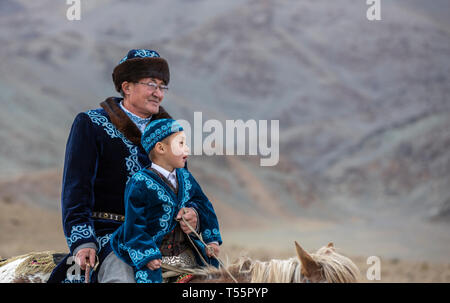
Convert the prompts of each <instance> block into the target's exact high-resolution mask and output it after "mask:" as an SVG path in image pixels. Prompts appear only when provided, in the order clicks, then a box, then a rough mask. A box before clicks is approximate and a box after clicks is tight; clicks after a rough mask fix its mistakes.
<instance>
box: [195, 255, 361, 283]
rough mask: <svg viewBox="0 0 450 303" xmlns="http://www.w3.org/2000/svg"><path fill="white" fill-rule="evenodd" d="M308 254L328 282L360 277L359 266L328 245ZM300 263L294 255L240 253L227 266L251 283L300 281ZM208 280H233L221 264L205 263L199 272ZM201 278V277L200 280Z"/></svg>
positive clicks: (355, 279)
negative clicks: (257, 256)
mask: <svg viewBox="0 0 450 303" xmlns="http://www.w3.org/2000/svg"><path fill="white" fill-rule="evenodd" d="M311 257H312V258H313V259H314V261H316V262H317V263H318V264H319V265H321V268H322V276H323V277H324V279H325V280H326V282H329V283H352V282H357V281H358V280H359V275H360V273H359V269H358V267H357V266H356V265H355V264H354V263H353V262H352V261H351V260H350V259H349V258H347V257H345V256H343V255H340V254H338V253H336V252H335V251H334V249H330V248H328V247H322V248H321V249H319V250H318V251H317V252H316V253H313V254H311ZM301 268H302V264H301V262H300V260H299V259H298V258H296V257H292V258H289V259H286V260H279V259H272V260H269V261H259V260H252V259H251V258H249V257H241V258H239V259H238V260H237V261H236V262H235V263H233V264H230V265H227V269H228V270H229V272H231V274H232V275H233V276H234V277H235V278H236V279H237V280H238V281H239V282H250V283H301V282H302V273H301ZM199 276H203V278H202V280H203V279H205V280H208V282H214V281H216V282H232V280H231V278H230V277H229V276H228V274H227V273H226V271H225V270H224V269H223V268H214V267H207V268H204V269H203V272H202V273H200V274H199ZM203 281H204V280H203Z"/></svg>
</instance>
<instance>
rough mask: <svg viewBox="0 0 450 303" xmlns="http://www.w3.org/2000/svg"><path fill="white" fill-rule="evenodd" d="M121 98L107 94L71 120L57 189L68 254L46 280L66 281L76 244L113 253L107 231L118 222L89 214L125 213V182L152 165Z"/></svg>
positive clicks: (101, 256) (101, 255)
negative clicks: (108, 96)
mask: <svg viewBox="0 0 450 303" xmlns="http://www.w3.org/2000/svg"><path fill="white" fill-rule="evenodd" d="M120 101H121V99H120V98H113V97H111V98H108V99H106V100H105V101H104V102H102V103H101V106H102V108H99V109H95V110H89V111H87V112H84V113H80V114H78V115H77V116H76V118H75V120H74V122H73V124H72V128H71V130H70V134H69V138H68V141H67V146H66V155H65V161H64V172H63V182H62V194H61V208H62V220H63V228H64V235H65V236H66V240H67V244H68V247H69V250H70V254H69V255H67V256H66V258H65V259H64V260H63V261H62V262H61V263H59V264H58V266H57V267H56V268H55V270H54V271H53V273H52V275H51V276H50V279H49V281H48V282H50V283H52V282H61V281H64V280H66V271H67V269H68V268H69V267H70V266H72V265H73V264H74V263H73V260H71V259H68V258H69V257H70V256H71V255H72V253H73V252H74V250H75V249H76V248H77V247H79V246H80V245H88V246H89V247H93V248H96V249H97V254H98V256H99V259H100V262H102V261H103V259H104V258H105V257H106V256H107V255H108V254H109V253H110V252H111V247H110V245H109V240H110V237H111V234H112V233H113V232H114V231H115V230H116V229H117V228H118V227H119V226H120V225H121V223H122V222H119V221H114V220H110V219H99V218H93V217H92V213H93V212H106V213H113V214H118V215H124V214H125V210H124V200H123V198H124V192H125V185H126V182H127V181H128V180H130V178H131V177H132V176H133V174H134V173H136V172H137V171H139V170H140V169H142V168H143V167H145V166H146V165H149V164H150V160H149V159H148V156H147V154H146V152H145V150H144V149H143V147H142V146H141V143H140V139H141V132H140V130H139V129H138V128H137V126H136V125H135V124H134V123H133V122H132V121H131V120H130V118H129V117H128V115H127V114H126V113H125V112H124V111H123V110H122V109H121V108H120V106H119V105H118V104H119V102H120ZM161 118H170V116H169V115H168V114H167V113H166V111H165V110H164V108H162V107H160V112H159V113H158V114H156V115H153V116H152V120H154V119H161ZM72 259H73V258H72ZM69 261H70V262H69ZM93 280H95V276H94V277H93ZM72 282H73V281H72Z"/></svg>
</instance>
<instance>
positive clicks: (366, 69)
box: [0, 0, 450, 260]
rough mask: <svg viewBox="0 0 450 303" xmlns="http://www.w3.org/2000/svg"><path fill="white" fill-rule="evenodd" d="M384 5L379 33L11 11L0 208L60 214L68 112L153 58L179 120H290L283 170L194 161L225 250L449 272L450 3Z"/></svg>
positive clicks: (321, 8)
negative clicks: (422, 264) (136, 55)
mask: <svg viewBox="0 0 450 303" xmlns="http://www.w3.org/2000/svg"><path fill="white" fill-rule="evenodd" d="M382 5H383V10H382V12H383V13H382V14H383V20H382V21H380V22H369V21H367V19H366V9H367V6H366V5H365V4H364V2H362V1H356V0H346V1H332V2H330V1H327V2H321V1H315V2H314V1H296V0H283V1H278V0H277V1H275V0H264V1H261V0H258V1H256V0H253V1H250V0H248V1H238V0H232V1H219V0H217V1H205V0H195V1H193V0H168V1H158V2H157V1H140V0H133V1H125V2H124V1H119V0H97V1H91V0H90V1H82V20H81V21H73V22H69V21H67V19H66V15H65V12H66V9H67V5H65V3H64V2H61V3H54V1H51V0H42V1H39V2H30V1H25V0H4V1H1V2H0V14H1V17H2V18H0V28H1V29H0V42H2V45H3V46H2V48H0V68H1V70H2V71H3V73H1V74H0V88H1V90H2V94H1V95H0V104H1V105H2V107H3V110H2V111H0V126H1V127H0V140H1V142H3V143H2V144H1V145H0V200H2V201H6V203H10V204H11V205H14V204H15V203H19V204H20V205H22V204H23V205H28V206H30V207H36V208H38V209H42V210H43V211H56V212H57V211H58V209H59V203H60V202H59V196H60V185H61V183H60V182H61V170H62V165H63V160H64V150H65V143H66V139H67V135H68V132H69V129H70V125H71V123H72V121H73V118H74V116H75V115H76V113H78V112H81V111H85V110H87V109H90V108H97V107H98V104H99V103H100V102H101V101H102V100H103V99H105V98H106V97H108V96H112V95H116V94H115V92H114V90H113V85H112V82H111V76H110V75H111V71H112V69H113V67H114V66H115V65H116V64H117V62H118V61H119V59H120V58H121V57H122V56H123V55H124V54H125V53H126V52H127V50H128V49H130V48H138V47H146V48H153V49H157V50H158V51H159V52H160V53H161V54H162V56H164V57H165V58H167V59H168V61H169V64H170V69H171V83H170V92H169V94H168V95H167V97H166V98H165V100H164V105H165V107H166V109H168V111H169V112H170V113H171V114H172V115H173V116H174V117H176V118H181V119H186V120H189V121H191V122H192V121H193V116H194V112H202V114H203V120H204V121H205V120H207V119H217V120H220V121H225V120H227V119H228V120H238V119H243V120H244V121H246V120H249V119H255V120H257V121H259V120H279V121H280V138H279V139H280V162H279V163H278V165H276V166H273V167H261V166H260V165H259V158H258V157H255V156H252V157H250V156H239V157H238V156H214V157H208V156H192V157H191V159H190V160H189V161H190V167H191V168H192V171H193V173H194V174H195V175H196V176H197V178H198V179H199V181H200V183H201V184H202V187H203V188H204V189H205V191H206V192H207V193H208V194H209V195H210V196H211V197H212V198H211V199H212V200H214V201H216V202H215V203H216V207H217V209H218V212H219V213H220V214H222V221H223V226H224V228H225V229H226V230H227V231H228V230H229V231H230V233H229V235H230V240H231V241H236V242H237V244H242V243H246V244H249V245H250V244H251V245H255V246H257V245H263V244H264V240H265V238H264V237H262V236H261V230H266V231H267V232H268V234H269V235H271V236H272V237H273V238H274V240H273V241H274V245H280V246H283V245H285V243H286V241H287V240H286V239H289V240H291V239H298V240H299V241H306V243H307V245H308V246H310V247H318V246H320V245H323V244H324V243H325V242H327V241H329V240H333V241H334V242H336V243H340V244H341V246H342V247H343V248H344V249H346V250H348V251H352V252H354V253H355V254H356V255H367V256H369V255H382V256H389V257H401V258H403V257H405V258H412V259H424V260H446V259H448V251H450V244H449V243H450V235H449V234H448V228H449V225H448V224H449V223H450V191H449V189H448V187H449V186H448V185H449V184H450V171H449V169H448V168H449V167H450V149H449V146H450V132H449V129H450V125H449V123H450V122H449V121H450V119H449V118H450V103H449V96H450V85H449V84H448V83H450V81H449V75H450V62H449V60H448V54H449V53H450V43H449V41H450V23H449V22H448V20H447V18H445V16H448V13H447V14H446V13H445V12H449V11H450V10H449V6H450V5H449V4H448V3H447V2H446V1H441V0H439V1H433V3H432V4H431V3H430V4H429V3H424V2H422V1H406V0H402V1H395V2H394V1H384V2H383V4H382ZM143 12H145V13H143ZM206 135H207V134H205V136H206ZM239 228H242V229H245V231H248V233H244V232H240V231H239ZM300 238H302V239H300Z"/></svg>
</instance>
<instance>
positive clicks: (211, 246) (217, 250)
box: [206, 243, 220, 258]
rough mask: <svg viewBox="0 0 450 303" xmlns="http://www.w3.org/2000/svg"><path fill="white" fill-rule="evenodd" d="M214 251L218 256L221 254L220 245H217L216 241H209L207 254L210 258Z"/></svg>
mask: <svg viewBox="0 0 450 303" xmlns="http://www.w3.org/2000/svg"><path fill="white" fill-rule="evenodd" d="M213 252H214V255H216V257H218V256H219V253H220V248H219V245H217V244H216V243H209V244H208V246H206V255H207V256H208V257H209V258H211V257H212V256H213Z"/></svg>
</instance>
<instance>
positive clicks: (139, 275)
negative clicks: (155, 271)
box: [135, 270, 153, 283]
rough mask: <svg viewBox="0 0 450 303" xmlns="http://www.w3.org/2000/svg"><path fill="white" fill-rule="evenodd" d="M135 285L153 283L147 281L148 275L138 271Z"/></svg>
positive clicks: (143, 271)
mask: <svg viewBox="0 0 450 303" xmlns="http://www.w3.org/2000/svg"><path fill="white" fill-rule="evenodd" d="M135 279H136V283H153V281H152V280H149V279H148V273H147V272H146V271H145V270H139V271H137V272H136V275H135Z"/></svg>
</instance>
